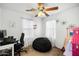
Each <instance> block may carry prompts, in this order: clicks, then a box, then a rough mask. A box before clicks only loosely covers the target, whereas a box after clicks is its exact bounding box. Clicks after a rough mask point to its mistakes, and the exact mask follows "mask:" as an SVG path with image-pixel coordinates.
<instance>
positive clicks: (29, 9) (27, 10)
mask: <svg viewBox="0 0 79 59" xmlns="http://www.w3.org/2000/svg"><path fill="white" fill-rule="evenodd" d="M26 11H36V9H34V8H32V9H29V10H26Z"/></svg>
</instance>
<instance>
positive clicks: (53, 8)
mask: <svg viewBox="0 0 79 59" xmlns="http://www.w3.org/2000/svg"><path fill="white" fill-rule="evenodd" d="M52 10H58V6H57V7H49V8H46V9H45V11H52Z"/></svg>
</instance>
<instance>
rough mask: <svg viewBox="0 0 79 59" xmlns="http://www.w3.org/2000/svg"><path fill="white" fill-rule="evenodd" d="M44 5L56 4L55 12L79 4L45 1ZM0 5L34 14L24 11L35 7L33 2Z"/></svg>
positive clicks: (0, 4)
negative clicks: (56, 9) (57, 8)
mask: <svg viewBox="0 0 79 59" xmlns="http://www.w3.org/2000/svg"><path fill="white" fill-rule="evenodd" d="M45 6H46V7H47V6H58V7H59V10H58V11H57V12H60V11H64V10H65V9H69V8H72V7H75V6H79V4H77V3H76V4H75V3H63V4H62V3H46V4H45ZM0 7H7V8H8V9H12V10H16V11H19V12H24V13H29V14H36V12H35V13H32V12H26V11H25V10H26V9H31V8H36V7H37V4H36V3H35V4H34V3H0ZM57 12H52V13H50V14H54V13H57Z"/></svg>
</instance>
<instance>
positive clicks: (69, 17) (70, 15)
mask: <svg viewBox="0 0 79 59" xmlns="http://www.w3.org/2000/svg"><path fill="white" fill-rule="evenodd" d="M57 19H58V20H59V21H60V22H59V23H58V24H57V26H56V35H57V36H56V41H55V42H56V43H55V45H56V46H57V47H58V48H62V47H63V45H64V40H65V36H66V28H67V27H68V26H69V25H72V24H75V25H79V7H75V8H71V9H69V10H66V11H62V12H61V13H59V14H58V15H57ZM62 21H66V22H67V23H66V25H63V24H61V22H62Z"/></svg>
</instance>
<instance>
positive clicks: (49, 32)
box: [46, 20, 56, 39]
mask: <svg viewBox="0 0 79 59" xmlns="http://www.w3.org/2000/svg"><path fill="white" fill-rule="evenodd" d="M46 36H47V37H49V38H50V37H51V38H53V39H55V38H56V21H55V20H50V21H47V22H46Z"/></svg>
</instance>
